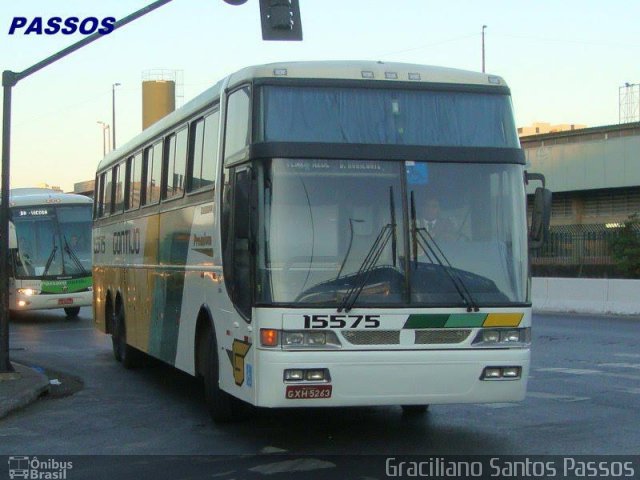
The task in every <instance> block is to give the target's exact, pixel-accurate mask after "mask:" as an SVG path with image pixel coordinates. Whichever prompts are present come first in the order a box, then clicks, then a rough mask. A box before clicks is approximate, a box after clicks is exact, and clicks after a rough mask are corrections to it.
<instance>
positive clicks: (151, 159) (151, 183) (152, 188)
mask: <svg viewBox="0 0 640 480" xmlns="http://www.w3.org/2000/svg"><path fill="white" fill-rule="evenodd" d="M161 168H162V142H158V143H156V144H155V145H154V146H153V147H149V148H147V149H146V150H145V151H144V171H145V175H146V177H145V178H146V180H145V182H146V183H145V193H144V199H145V200H144V204H145V205H153V204H154V203H157V202H158V200H159V199H160V171H161Z"/></svg>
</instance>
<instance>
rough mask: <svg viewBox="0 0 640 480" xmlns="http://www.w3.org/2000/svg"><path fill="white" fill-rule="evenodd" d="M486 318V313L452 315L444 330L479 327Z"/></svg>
mask: <svg viewBox="0 0 640 480" xmlns="http://www.w3.org/2000/svg"><path fill="white" fill-rule="evenodd" d="M486 318H487V314H486V313H453V314H451V315H450V316H449V320H448V321H447V323H446V325H445V327H446V328H462V327H467V328H468V327H481V326H482V324H483V323H484V321H485V319H486Z"/></svg>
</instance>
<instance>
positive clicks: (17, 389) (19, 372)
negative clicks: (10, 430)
mask: <svg viewBox="0 0 640 480" xmlns="http://www.w3.org/2000/svg"><path fill="white" fill-rule="evenodd" d="M11 364H12V365H13V368H14V369H15V373H8V374H0V419H2V418H5V417H6V416H8V415H9V414H10V413H11V412H13V411H15V410H18V409H20V408H24V407H26V406H27V405H29V404H30V403H32V402H34V401H35V400H36V399H37V398H38V397H39V396H40V395H42V394H43V393H45V392H47V391H48V390H49V378H48V377H47V376H46V375H45V374H44V373H41V372H39V371H37V370H36V369H34V368H31V367H27V366H25V365H21V364H19V363H16V362H11ZM3 377H6V378H3Z"/></svg>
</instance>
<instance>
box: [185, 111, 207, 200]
mask: <svg viewBox="0 0 640 480" xmlns="http://www.w3.org/2000/svg"><path fill="white" fill-rule="evenodd" d="M203 135H204V119H202V118H201V119H199V120H196V121H195V122H193V123H191V138H190V141H189V174H188V185H189V187H188V188H189V191H193V190H198V189H199V188H201V187H202V186H203V185H202V144H203V140H204V139H203Z"/></svg>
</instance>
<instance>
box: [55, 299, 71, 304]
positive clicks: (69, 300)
mask: <svg viewBox="0 0 640 480" xmlns="http://www.w3.org/2000/svg"><path fill="white" fill-rule="evenodd" d="M58 305H73V298H59V299H58Z"/></svg>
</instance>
